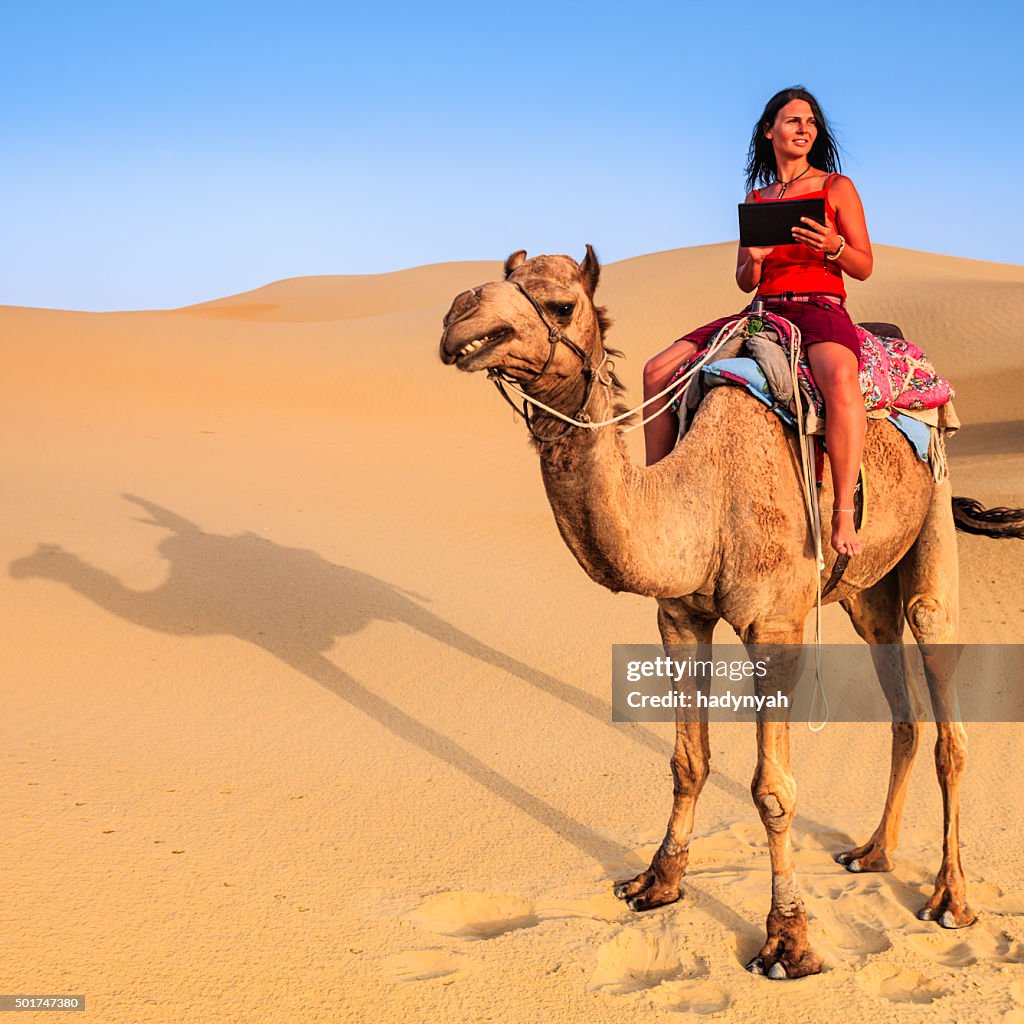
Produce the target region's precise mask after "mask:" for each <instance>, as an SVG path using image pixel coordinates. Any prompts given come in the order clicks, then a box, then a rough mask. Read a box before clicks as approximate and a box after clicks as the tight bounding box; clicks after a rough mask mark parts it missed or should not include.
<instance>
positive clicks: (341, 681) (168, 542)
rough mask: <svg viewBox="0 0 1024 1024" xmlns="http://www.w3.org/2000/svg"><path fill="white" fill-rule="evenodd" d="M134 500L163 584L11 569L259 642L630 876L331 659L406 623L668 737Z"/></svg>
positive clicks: (169, 622) (615, 859) (148, 617)
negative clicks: (362, 637)
mask: <svg viewBox="0 0 1024 1024" xmlns="http://www.w3.org/2000/svg"><path fill="white" fill-rule="evenodd" d="M124 497H125V498H126V499H127V500H128V501H130V502H132V503H133V504H135V505H137V506H138V507H139V508H141V509H142V510H144V511H145V512H146V513H147V515H148V518H145V519H140V520H139V521H141V522H144V523H147V524H149V525H152V526H155V527H158V528H160V529H162V530H164V531H167V536H165V537H164V539H163V540H161V541H160V542H159V544H158V546H157V551H158V552H159V554H160V555H161V556H162V557H163V558H164V559H165V560H166V562H167V563H168V566H169V570H168V573H167V577H166V579H165V581H164V582H163V583H161V584H160V585H159V586H158V587H156V588H155V589H153V590H148V591H139V590H133V589H131V588H129V587H126V586H125V585H124V584H123V583H122V582H121V581H120V580H118V579H117V578H116V577H115V576H113V575H111V574H110V573H108V572H106V571H104V570H103V569H100V568H97V567H96V566H93V565H90V564H89V563H87V562H85V561H83V560H82V559H81V558H79V557H78V556H77V555H75V554H73V553H71V552H69V551H66V550H65V549H63V548H61V547H60V546H57V545H49V544H40V546H39V547H38V548H37V550H36V551H35V552H33V553H32V554H31V555H27V556H25V557H23V558H20V559H17V560H15V561H14V562H12V563H11V564H10V566H9V567H8V572H9V574H10V576H11V577H13V578H15V579H49V580H53V581H56V582H60V583H63V584H65V585H66V586H69V587H70V588H71V589H72V590H74V591H75V592H76V593H78V594H81V595H82V596H83V597H85V598H87V599H89V600H90V601H92V602H93V603H94V604H96V605H97V606H98V607H100V608H103V609H105V610H106V611H109V612H112V613H113V614H115V615H118V616H120V617H121V618H122V619H125V620H126V621H128V622H132V623H134V624H136V625H139V626H142V627H144V628H146V629H150V630H153V631H155V632H157V633H164V634H168V635H171V636H197V637H198V636H235V637H238V638H239V639H241V640H245V641H248V642H249V643H251V644H254V645H255V646H256V647H259V648H261V649H262V650H264V651H266V652H267V653H269V654H271V655H273V656H274V657H275V658H277V659H278V660H280V661H281V662H282V663H284V664H286V665H288V666H290V667H291V668H293V669H295V670H296V671H298V672H300V673H302V674H303V675H304V676H306V677H307V678H309V679H311V680H313V681H315V682H317V683H319V684H320V685H321V686H324V687H325V688H326V689H328V690H330V691H331V692H332V693H335V694H337V696H339V697H340V698H342V699H343V700H345V701H347V702H348V703H349V704H350V705H351V706H352V707H354V708H356V709H357V710H359V711H361V712H362V713H363V714H365V715H367V716H368V717H370V718H372V719H373V720H374V721H376V722H377V723H378V724H380V725H381V726H383V727H384V728H385V729H387V730H388V731H389V732H391V733H392V734H393V735H395V736H397V737H399V738H400V739H402V740H404V741H406V742H408V743H411V744H413V745H414V746H416V747H419V748H420V749H421V750H423V751H425V752H426V753H428V754H430V755H431V756H433V757H436V758H438V759H439V760H440V761H443V762H445V763H446V764H449V765H451V766H452V767H454V768H456V769H458V770H459V771H460V772H462V773H463V774H464V775H465V776H466V777H468V778H469V779H472V780H473V781H474V782H476V783H478V784H479V785H481V786H483V787H484V788H485V789H487V790H488V791H490V792H491V793H493V794H494V795H495V796H497V797H499V798H500V799H501V800H503V801H505V802H506V803H508V804H510V805H512V806H513V807H516V808H517V809H519V810H520V811H523V812H524V813H526V814H528V815H529V816H530V817H531V818H533V819H534V820H535V821H536V822H538V823H539V824H541V825H543V826H544V827H545V828H547V829H549V830H550V831H552V832H553V833H555V835H557V836H558V837H559V838H561V839H563V840H565V841H567V842H569V843H571V844H572V845H573V846H575V847H576V848H577V849H579V850H580V851H581V852H583V853H584V854H586V855H587V856H588V857H591V858H592V859H594V860H596V861H597V862H598V863H600V864H601V865H602V866H603V867H604V868H605V869H606V870H607V871H609V872H610V873H613V874H614V873H619V872H621V871H622V870H623V868H624V866H625V865H626V864H627V862H628V860H629V855H630V850H629V849H628V848H627V847H625V846H623V845H621V844H619V843H616V842H615V841H613V840H611V839H609V838H608V837H606V836H603V835H601V834H600V833H599V832H597V831H595V830H594V829H592V828H589V827H588V826H586V825H583V824H582V823H580V822H578V821H576V820H575V819H573V818H572V817H570V816H569V815H568V814H566V813H565V812H564V811H562V810H560V809H558V808H555V807H552V806H551V805H550V804H548V803H546V802H545V801H543V800H541V799H540V798H539V797H537V796H535V795H533V794H532V793H530V792H528V791H527V790H525V789H523V788H522V787H521V786H519V785H517V784H515V783H514V782H511V781H510V780H508V779H507V778H505V777H504V776H503V775H501V774H500V773H499V772H498V771H496V770H495V769H494V768H493V767H491V766H490V765H489V764H487V763H486V762H485V761H483V760H481V759H480V758H479V757H477V755H475V754H473V753H471V752H470V751H468V750H466V749H465V748H464V747H462V746H461V745H459V744H458V743H456V742H455V741H454V740H452V739H451V738H450V737H448V736H446V735H444V734H443V733H441V732H439V731H438V730H437V729H435V728H433V727H432V726H430V725H427V724H425V723H423V722H421V721H419V720H418V719H416V718H414V717H413V716H412V715H410V714H408V713H407V712H405V711H403V710H402V709H401V708H400V707H397V706H396V705H394V704H392V703H391V702H390V701H388V700H386V699H385V698H383V697H381V696H380V695H379V694H377V693H375V692H373V691H372V690H370V689H368V688H367V687H366V686H364V685H363V684H361V683H360V682H359V681H358V680H357V679H355V678H354V677H353V676H351V675H350V674H349V673H347V672H345V671H344V670H343V669H341V668H339V667H338V666H337V665H336V664H335V663H334V662H333V661H331V660H330V659H329V658H327V657H326V656H325V652H326V651H328V650H330V649H331V647H333V646H334V643H335V641H336V639H337V638H339V637H344V636H348V635H351V634H354V633H357V632H359V631H360V630H362V629H364V628H365V627H366V626H368V625H369V624H370V623H373V622H390V623H399V624H402V625H405V626H407V627H411V628H412V629H415V630H417V631H418V632H420V633H421V634H423V635H425V636H428V637H431V638H433V639H435V640H437V641H438V642H440V643H442V644H445V645H447V646H449V647H451V648H452V649H454V650H457V651H460V652H461V653H463V654H465V655H467V656H469V657H471V658H475V659H476V660H478V661H480V662H482V663H483V664H486V665H489V666H491V667H493V668H497V669H500V670H501V671H504V672H507V673H508V674H509V675H510V676H512V677H513V678H515V679H518V680H520V681H521V682H524V683H526V684H528V685H530V686H533V687H536V688H537V689H539V690H541V691H543V692H544V693H547V694H549V695H550V696H551V697H554V698H555V699H556V700H559V701H562V702H564V703H565V704H568V705H569V706H571V707H573V708H575V709H576V710H578V711H580V712H582V713H584V714H586V715H588V716H590V717H591V718H593V719H595V720H596V721H597V722H599V723H600V724H601V726H602V727H604V728H613V729H617V730H622V731H623V733H624V735H626V736H628V737H629V738H630V739H631V740H633V741H634V742H636V743H638V744H640V745H641V746H643V747H646V748H647V749H649V750H651V751H653V752H655V753H656V754H658V755H659V756H660V757H663V758H664V759H665V761H666V763H667V761H668V758H669V756H670V754H671V750H672V745H671V743H670V741H669V739H668V738H667V737H666V738H664V739H662V738H659V737H657V736H655V735H654V734H653V733H651V732H649V731H647V730H645V729H643V728H638V727H636V726H627V725H617V724H614V723H612V721H611V706H610V704H608V703H606V702H604V701H602V700H600V699H598V698H597V697H594V696H593V695H591V694H589V693H587V692H585V691H584V690H581V689H579V688H577V687H575V686H572V685H570V684H569V683H566V682H564V681H562V680H560V679H557V678H555V677H554V676H552V675H549V674H548V673H546V672H544V671H542V670H540V669H537V668H534V667H533V666H531V665H528V664H526V663H524V662H522V661H519V660H518V659H517V658H514V657H512V656H511V655H508V654H506V653H504V652H503V651H500V650H497V649H496V648H494V647H491V646H489V645H487V644H485V643H482V642H481V641H479V640H477V639H476V638H475V637H473V636H471V635H469V634H468V633H466V632H464V631H463V630H461V629H459V628H458V627H456V626H453V625H452V624H451V623H450V622H447V621H445V620H444V619H443V618H441V617H440V616H438V615H436V614H435V613H433V612H431V611H430V610H429V609H427V608H425V607H424V606H423V604H422V603H420V602H421V601H423V600H425V599H424V598H422V597H420V596H419V595H415V594H413V593H411V592H409V591H406V590H403V589H401V588H399V587H396V586H394V585H392V584H390V583H387V582H385V581H383V580H380V579H377V578H376V577H374V576H370V575H369V574H367V573H363V572H359V571H358V570H355V569H350V568H347V567H344V566H339V565H334V564H332V563H330V562H328V561H327V560H326V559H324V558H322V557H321V556H320V555H318V554H316V553H315V552H313V551H309V550H304V549H300V548H288V547H284V546H282V545H279V544H275V543H274V542H273V541H270V540H267V539H266V538H264V537H260V536H258V535H257V534H254V533H243V534H240V535H237V536H222V535H217V534H211V533H206V532H204V531H203V530H201V529H200V528H199V527H198V526H197V525H196V524H195V523H193V522H191V521H190V520H188V519H186V518H184V517H183V516H181V515H178V514H177V513H175V512H172V511H170V510H168V509H166V508H162V507H161V506H159V505H157V504H154V503H153V502H150V501H147V500H146V499H144V498H140V497H136V496H134V495H125V496H124ZM552 725H553V726H555V723H554V721H552ZM551 739H552V743H557V742H558V739H557V735H552V738H551ZM709 782H710V784H712V785H715V786H717V787H718V788H719V789H721V790H723V791H724V792H726V793H727V794H729V795H730V796H733V797H735V798H736V799H737V800H740V801H741V802H745V803H748V804H749V803H750V799H751V798H750V793H749V790H748V789H747V788H746V787H743V786H741V785H740V784H739V783H737V782H735V781H734V780H732V779H729V778H727V777H725V776H722V775H721V774H720V773H715V774H713V775H712V776H711V778H710V779H709ZM751 809H752V810H753V808H752V807H751ZM796 822H797V823H798V824H799V825H801V827H803V828H806V829H814V830H816V831H831V830H830V829H828V827H827V826H824V825H821V824H819V823H817V822H815V821H814V820H812V819H809V818H806V817H804V818H802V819H801V816H800V815H799V814H798V815H797V818H796ZM701 899H702V900H704V901H709V902H710V903H711V904H712V905H713V909H712V912H713V913H714V914H715V916H716V917H717V918H718V919H719V920H720V921H722V923H723V924H726V925H727V926H728V927H730V928H732V929H733V930H734V931H736V932H738V933H739V934H742V935H744V936H745V937H746V935H747V934H748V933H749V932H750V928H749V925H748V923H747V922H745V921H743V920H742V918H740V917H739V915H737V914H736V913H735V911H733V910H731V908H729V907H727V906H725V905H724V904H720V903H718V901H716V900H714V898H713V897H710V896H709V895H708V894H706V893H702V894H701Z"/></svg>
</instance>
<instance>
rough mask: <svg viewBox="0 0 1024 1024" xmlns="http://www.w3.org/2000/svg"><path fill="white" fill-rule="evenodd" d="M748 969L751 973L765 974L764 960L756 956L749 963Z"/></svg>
mask: <svg viewBox="0 0 1024 1024" xmlns="http://www.w3.org/2000/svg"><path fill="white" fill-rule="evenodd" d="M747 970H748V971H749V972H750V973H751V974H757V975H759V976H760V975H763V974H764V961H763V960H762V959H761V958H760V957H759V956H755V957H754V959H753V960H751V961H750V963H749V964H747Z"/></svg>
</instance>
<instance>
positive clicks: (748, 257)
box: [736, 192, 774, 292]
mask: <svg viewBox="0 0 1024 1024" xmlns="http://www.w3.org/2000/svg"><path fill="white" fill-rule="evenodd" d="M753 201H754V193H753V192H748V193H747V198H746V199H745V200H744V202H747V203H752V202H753ZM773 248H774V246H769V247H767V248H765V247H759V248H753V247H751V248H745V247H744V246H742V245H741V246H740V247H739V249H738V251H737V253H736V284H738V285H739V288H740V291H741V292H752V291H753V290H754V289H755V288H756V287H757V286H758V285H759V284H760V283H761V266H762V264H763V263H764V261H765V258H766V257H767V256H768V254H769V253H770V252H771V251H772V249H773Z"/></svg>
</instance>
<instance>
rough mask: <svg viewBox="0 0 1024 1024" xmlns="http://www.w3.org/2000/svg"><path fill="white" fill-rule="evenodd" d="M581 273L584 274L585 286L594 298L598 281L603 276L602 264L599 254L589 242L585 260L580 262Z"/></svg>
mask: <svg viewBox="0 0 1024 1024" xmlns="http://www.w3.org/2000/svg"><path fill="white" fill-rule="evenodd" d="M580 273H581V274H582V275H583V287H584V288H586V289H587V294H588V295H589V296H590V297H591V298H593V297H594V292H595V291H597V282H598V280H599V279H600V277H601V264H600V263H598V261H597V254H596V253H595V252H594V247H593V246H592V245H591V244H590V243H589V242H588V243H587V255H586V256H584V257H583V262H582V263H581V264H580Z"/></svg>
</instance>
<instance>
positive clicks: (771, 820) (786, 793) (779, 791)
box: [750, 773, 796, 832]
mask: <svg viewBox="0 0 1024 1024" xmlns="http://www.w3.org/2000/svg"><path fill="white" fill-rule="evenodd" d="M750 793H751V795H752V796H753V798H754V803H755V804H756V806H757V813H758V814H759V815H760V817H761V821H762V822H763V823H764V827H765V828H766V829H767V830H768V831H769V832H785V831H786V830H787V829H788V828H789V826H790V823H791V822H792V820H793V815H794V814H795V813H796V784H795V783H794V782H793V780H792V779H791V778H786V777H784V776H781V775H779V776H775V777H769V776H767V775H763V774H760V773H759V774H757V775H755V776H754V781H753V782H752V783H751V784H750Z"/></svg>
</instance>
